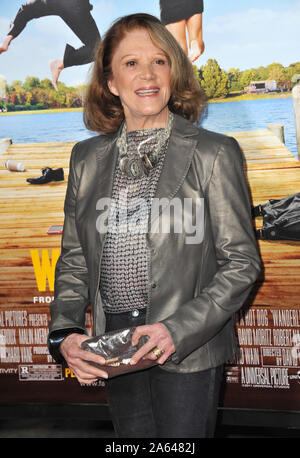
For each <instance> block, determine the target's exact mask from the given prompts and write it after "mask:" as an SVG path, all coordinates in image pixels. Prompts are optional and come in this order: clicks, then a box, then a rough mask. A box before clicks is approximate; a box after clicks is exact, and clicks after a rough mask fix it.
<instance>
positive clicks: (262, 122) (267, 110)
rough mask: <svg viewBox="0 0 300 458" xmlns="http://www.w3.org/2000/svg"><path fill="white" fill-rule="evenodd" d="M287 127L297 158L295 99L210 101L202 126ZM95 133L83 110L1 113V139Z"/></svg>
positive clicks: (223, 130) (72, 137)
mask: <svg viewBox="0 0 300 458" xmlns="http://www.w3.org/2000/svg"><path fill="white" fill-rule="evenodd" d="M272 123H275V124H282V125H283V126H284V134H285V142H286V146H287V148H288V149H289V150H290V151H291V152H292V153H293V154H294V155H295V157H297V145H296V134H295V126H294V111H293V99H292V98H282V99H280V98H277V99H265V100H251V101H242V102H226V103H213V104H208V106H207V109H206V113H205V115H204V116H203V118H202V121H201V125H202V126H203V127H205V128H206V129H209V130H213V131H216V132H221V133H226V132H236V131H248V130H254V129H266V128H267V125H268V124H272ZM92 135H94V134H93V133H91V132H89V131H88V130H87V129H86V128H85V126H84V124H83V121H82V112H68V113H44V114H43V113H42V114H26V115H10V116H0V138H1V137H2V138H3V137H8V138H12V141H13V142H14V143H31V142H51V141H55V142H56V141H79V140H83V139H85V138H87V137H89V136H92Z"/></svg>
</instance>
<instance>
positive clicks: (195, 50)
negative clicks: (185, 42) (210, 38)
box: [189, 40, 205, 62]
mask: <svg viewBox="0 0 300 458" xmlns="http://www.w3.org/2000/svg"><path fill="white" fill-rule="evenodd" d="M204 48H205V45H204V41H202V40H201V41H198V40H192V41H191V52H190V55H189V58H190V60H191V61H192V62H195V60H197V59H198V57H200V56H201V54H203V52H204Z"/></svg>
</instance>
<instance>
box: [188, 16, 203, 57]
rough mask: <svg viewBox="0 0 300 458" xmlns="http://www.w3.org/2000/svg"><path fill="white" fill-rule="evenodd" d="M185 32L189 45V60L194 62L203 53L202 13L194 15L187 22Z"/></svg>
mask: <svg viewBox="0 0 300 458" xmlns="http://www.w3.org/2000/svg"><path fill="white" fill-rule="evenodd" d="M187 30H188V36H189V44H190V56H189V57H190V60H191V61H192V62H194V61H195V60H197V59H198V58H199V57H200V56H201V54H203V52H204V48H205V45H204V41H203V31H202V13H201V14H194V15H193V16H191V17H190V18H189V19H188V20H187Z"/></svg>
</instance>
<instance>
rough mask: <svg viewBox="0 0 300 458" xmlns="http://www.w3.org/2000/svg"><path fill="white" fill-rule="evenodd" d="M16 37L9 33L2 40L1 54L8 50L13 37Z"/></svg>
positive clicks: (0, 45)
mask: <svg viewBox="0 0 300 458" xmlns="http://www.w3.org/2000/svg"><path fill="white" fill-rule="evenodd" d="M13 38H14V37H13V36H12V35H7V36H6V37H5V38H4V40H3V41H2V43H1V44H0V54H1V53H3V52H6V51H7V50H8V47H9V45H10V42H11V40H12V39H13Z"/></svg>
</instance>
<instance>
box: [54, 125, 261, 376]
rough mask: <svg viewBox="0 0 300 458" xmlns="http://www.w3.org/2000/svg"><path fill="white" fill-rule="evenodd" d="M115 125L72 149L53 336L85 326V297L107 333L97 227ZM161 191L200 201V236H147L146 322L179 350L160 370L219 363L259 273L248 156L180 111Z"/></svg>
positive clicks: (113, 156)
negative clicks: (163, 330)
mask: <svg viewBox="0 0 300 458" xmlns="http://www.w3.org/2000/svg"><path fill="white" fill-rule="evenodd" d="M119 132H120V131H119ZM119 132H116V133H114V134H110V135H105V136H96V137H92V138H90V139H88V140H84V141H81V142H79V143H77V144H76V145H75V146H74V148H73V151H72V154H71V159H70V172H69V181H68V188H67V193H66V199H65V222H64V231H63V236H62V247H61V254H60V257H59V259H58V262H57V265H56V277H55V293H54V296H55V298H54V301H53V302H52V304H51V323H50V335H55V331H57V332H58V333H64V332H66V333H68V332H70V328H75V329H77V330H78V331H79V332H84V326H85V325H84V323H85V310H86V307H87V306H88V305H89V304H92V313H93V322H94V334H95V335H99V334H102V333H103V332H104V331H105V315H104V312H103V310H102V304H101V296H100V293H99V279H100V263H101V254H102V248H103V243H104V240H105V233H100V232H98V231H97V230H96V224H97V217H98V216H99V211H97V209H96V207H97V202H98V200H99V199H100V198H104V197H110V196H111V192H112V184H113V173H114V169H115V165H116V161H117V157H118V149H117V147H116V140H117V138H118V135H119ZM155 197H157V198H167V199H164V201H165V202H169V200H170V199H173V198H174V197H177V198H179V199H180V200H181V201H183V199H185V198H191V199H193V201H195V200H196V199H197V198H199V197H200V198H204V214H203V221H202V222H201V224H203V230H204V232H203V240H202V242H201V243H195V244H193V243H186V236H187V234H186V233H185V232H184V231H182V232H181V233H172V232H173V231H171V233H162V232H153V233H152V232H148V233H147V244H148V248H149V252H150V253H151V261H150V265H149V278H150V281H149V297H150V304H149V307H148V309H147V318H146V322H147V323H155V322H162V323H164V324H165V325H166V327H167V328H168V330H169V332H170V334H171V336H172V339H173V342H174V345H175V348H176V352H175V353H174V354H173V355H172V359H171V361H169V362H167V363H165V364H164V365H163V368H164V369H166V370H168V371H171V372H172V371H173V372H194V371H199V370H204V369H207V368H210V367H215V366H218V365H220V364H222V363H224V362H225V361H226V360H227V359H228V358H230V357H231V356H232V354H233V353H234V352H235V351H236V338H235V332H234V324H233V321H232V315H233V313H234V312H235V311H237V310H238V309H240V307H241V306H242V305H243V303H244V302H245V300H246V298H247V296H248V295H249V292H250V291H251V289H252V287H253V284H254V282H255V280H256V279H257V276H258V274H259V272H260V257H259V254H258V249H257V244H256V240H255V237H254V230H253V226H252V220H251V209H250V201H249V195H248V188H247V183H246V179H245V175H244V169H243V155H242V153H241V150H240V148H239V146H238V143H237V142H236V140H235V139H234V138H231V137H228V136H225V135H221V134H217V133H214V132H209V131H207V130H205V129H202V128H196V127H195V126H194V125H193V124H191V123H190V122H188V121H186V120H185V119H183V118H181V117H180V116H175V120H174V126H173V130H172V133H171V137H170V141H169V146H168V150H167V152H166V157H165V162H164V166H163V169H162V173H161V176H160V179H159V182H158V187H157V192H156V194H155ZM166 206H167V205H166ZM162 215H163V212H161V213H160V215H159V216H158V219H161V218H162V217H163V216H162ZM173 223H174V220H173V221H172V220H171V224H173ZM50 350H51V345H50Z"/></svg>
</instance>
